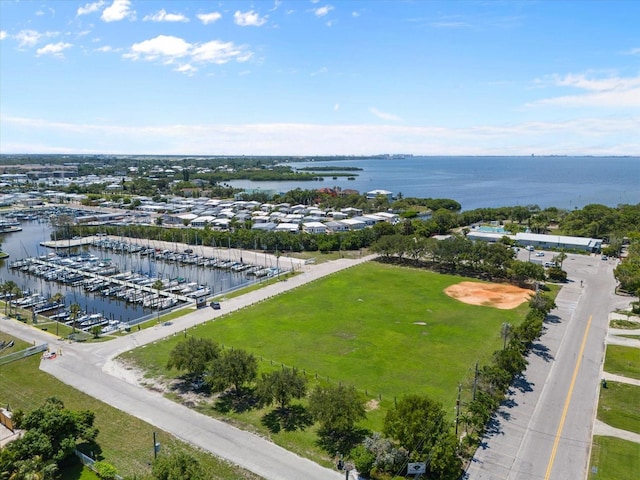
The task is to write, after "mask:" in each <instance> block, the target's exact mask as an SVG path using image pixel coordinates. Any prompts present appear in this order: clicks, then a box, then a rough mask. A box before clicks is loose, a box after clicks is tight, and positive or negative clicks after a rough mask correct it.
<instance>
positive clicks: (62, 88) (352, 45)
mask: <svg viewBox="0 0 640 480" xmlns="http://www.w3.org/2000/svg"><path fill="white" fill-rule="evenodd" d="M639 25H640V2H638V1H635V0H626V1H597V0H590V1H577V0H575V1H556V0H554V1H550V0H549V1H547V0H541V1H498V0H495V1H480V0H478V1H445V2H437V1H426V0H416V1H400V0H397V1H382V0H370V1H329V2H327V1H322V0H318V1H308V0H295V1H293V0H290V1H287V0H282V1H273V0H271V1H261V0H256V1H253V2H244V1H231V2H226V1H206V0H199V1H179V2H178V1H168V0H167V1H161V2H158V1H140V0H100V1H96V2H91V1H89V2H87V1H80V2H76V1H73V0H64V1H13V0H0V153H70V154H72V153H113V154H135V153H138V154H178V155H180V154H193V155H195V154H201V155H235V154H245V155H334V154H338V155H341V154H349V155H367V154H377V153H411V154H415V155H494V154H498V155H530V154H532V153H534V154H538V155H543V154H568V155H571V154H587V155H640V27H639Z"/></svg>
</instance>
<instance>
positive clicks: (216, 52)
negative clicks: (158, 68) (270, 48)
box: [123, 35, 253, 73]
mask: <svg viewBox="0 0 640 480" xmlns="http://www.w3.org/2000/svg"><path fill="white" fill-rule="evenodd" d="M252 55H253V53H252V52H251V51H250V50H248V49H247V48H246V47H244V46H241V45H236V44H234V43H233V42H221V41H219V40H212V41H210V42H206V43H200V44H199V43H194V44H191V43H189V42H187V41H185V40H183V39H182V38H178V37H173V36H167V35H159V36H157V37H155V38H152V39H150V40H145V41H143V42H140V43H135V44H133V45H132V46H131V49H130V51H129V52H128V53H125V54H124V55H123V57H124V58H129V59H131V60H147V61H160V62H162V63H164V64H167V65H169V64H173V63H176V62H178V61H181V60H185V63H184V65H187V64H188V62H193V63H213V64H218V65H220V64H224V63H227V62H229V61H231V60H236V61H237V62H246V61H247V60H249V59H250V58H251V57H252ZM187 59H188V60H187ZM184 65H182V67H184ZM178 71H183V72H186V71H188V72H189V73H193V72H195V70H190V69H189V68H186V69H185V70H178Z"/></svg>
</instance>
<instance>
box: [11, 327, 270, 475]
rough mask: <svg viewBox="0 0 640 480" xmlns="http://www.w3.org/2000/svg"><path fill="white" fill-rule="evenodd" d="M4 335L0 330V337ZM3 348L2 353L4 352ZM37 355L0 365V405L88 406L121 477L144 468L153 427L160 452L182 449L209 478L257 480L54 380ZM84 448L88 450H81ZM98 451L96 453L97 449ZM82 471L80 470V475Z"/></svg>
mask: <svg viewBox="0 0 640 480" xmlns="http://www.w3.org/2000/svg"><path fill="white" fill-rule="evenodd" d="M8 339H10V337H8V336H7V335H4V334H2V333H0V340H8ZM15 342H16V345H15V347H13V348H11V350H12V351H18V350H20V349H23V348H26V347H27V346H29V345H28V344H26V343H24V342H22V341H20V340H15ZM5 353H8V352H5ZM39 363H40V356H39V355H36V356H33V357H30V358H26V359H23V360H19V361H16V362H13V363H9V364H6V365H2V366H0V385H1V386H2V387H1V388H0V405H3V406H5V405H7V404H8V405H10V407H11V409H12V410H14V411H15V410H17V409H23V410H26V411H28V410H31V409H33V408H35V407H37V406H39V405H40V404H42V402H43V401H44V400H45V399H46V398H47V397H51V396H55V397H57V398H59V399H60V400H62V401H63V402H64V404H65V406H66V407H67V408H70V409H73V410H85V409H86V410H91V411H93V412H95V414H96V426H97V427H98V429H99V431H100V433H99V434H98V438H97V442H98V444H99V445H100V447H101V448H102V452H100V453H99V456H100V457H101V459H103V460H105V461H107V462H109V463H111V464H112V465H114V466H115V467H116V469H117V470H118V472H119V473H120V474H121V475H123V476H133V475H134V474H137V475H138V476H140V475H141V474H145V473H148V472H150V462H152V460H153V431H154V430H156V431H157V433H158V441H159V442H160V443H161V445H162V452H161V454H166V453H167V452H172V451H187V452H189V453H190V454H192V455H194V456H195V457H197V458H198V459H199V460H200V462H201V463H202V464H203V465H204V466H205V468H206V469H207V471H208V472H210V478H215V479H219V480H236V479H257V478H258V477H256V476H254V475H253V474H251V473H248V472H245V471H243V470H240V469H238V468H235V467H232V466H231V465H229V464H228V463H226V462H223V461H220V460H219V459H217V458H215V457H213V456H212V455H209V454H205V453H204V452H202V451H200V450H198V449H195V448H192V447H190V446H188V445H186V444H185V443H183V442H180V441H178V440H177V439H175V438H174V437H173V436H172V435H170V434H168V433H165V432H162V431H160V430H157V429H154V427H152V426H151V425H149V424H147V423H145V422H143V421H142V420H139V419H137V418H135V417H132V416H130V415H127V414H125V413H124V412H121V411H120V410H117V409H115V408H113V407H111V406H109V405H107V404H106V403H103V402H100V401H98V400H96V399H94V398H93V397H90V396H88V395H85V394H84V393H82V392H79V391H77V390H74V389H73V388H71V387H69V386H67V385H65V384H64V383H62V382H60V381H58V380H57V379H55V378H54V377H52V376H50V375H48V374H46V373H44V372H42V371H40V370H39V368H38V366H39ZM85 453H89V452H85ZM97 453H98V452H96V454H97ZM83 475H85V474H83ZM65 478H69V479H74V480H76V479H78V478H82V479H85V478H86V479H92V478H95V477H85V476H81V477H78V476H77V475H76V476H70V477H65Z"/></svg>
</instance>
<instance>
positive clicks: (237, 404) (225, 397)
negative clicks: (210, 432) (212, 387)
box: [213, 388, 259, 413]
mask: <svg viewBox="0 0 640 480" xmlns="http://www.w3.org/2000/svg"><path fill="white" fill-rule="evenodd" d="M258 404H259V401H258V399H257V398H256V396H255V392H254V390H253V389H252V388H243V389H241V390H229V391H227V392H224V393H222V394H220V396H219V397H218V401H217V402H216V404H215V406H214V407H213V408H214V409H215V410H216V411H218V412H220V413H229V412H235V413H243V412H248V411H249V410H253V409H254V408H258Z"/></svg>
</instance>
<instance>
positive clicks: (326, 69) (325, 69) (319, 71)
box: [310, 67, 329, 77]
mask: <svg viewBox="0 0 640 480" xmlns="http://www.w3.org/2000/svg"><path fill="white" fill-rule="evenodd" d="M328 71H329V69H328V68H327V67H322V68H321V69H320V70H317V71H315V72H311V73H310V75H311V76H312V77H317V76H318V75H324V74H325V73H327V72H328Z"/></svg>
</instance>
